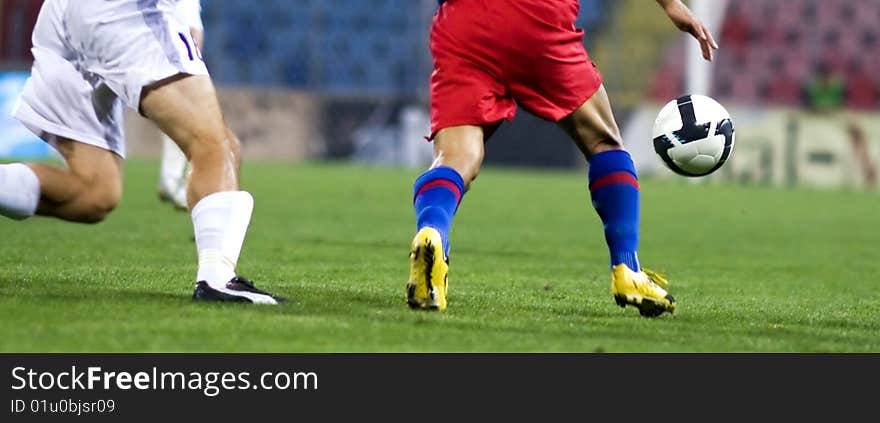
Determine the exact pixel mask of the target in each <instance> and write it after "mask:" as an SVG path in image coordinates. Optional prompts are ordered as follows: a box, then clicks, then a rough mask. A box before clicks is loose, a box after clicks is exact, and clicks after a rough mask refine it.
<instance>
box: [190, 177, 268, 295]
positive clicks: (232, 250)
mask: <svg viewBox="0 0 880 423" xmlns="http://www.w3.org/2000/svg"><path fill="white" fill-rule="evenodd" d="M253 210H254V198H253V197H252V196H251V194H250V193H248V192H245V191H225V192H218V193H214V194H211V195H209V196H207V197H205V198H202V200H201V201H199V202H198V204H196V205H195V207H193V209H192V221H193V228H194V229H195V235H196V249H197V250H198V252H199V271H198V274H197V276H196V281H205V282H207V283H208V285H210V286H211V287H212V288H215V289H219V288H223V287H224V286H226V282H229V280H230V279H232V278H233V277H235V265H236V263H238V256H239V254H240V253H241V247H242V244H243V243H244V236H245V234H246V233H247V228H248V225H249V224H250V221H251V214H252V213H253Z"/></svg>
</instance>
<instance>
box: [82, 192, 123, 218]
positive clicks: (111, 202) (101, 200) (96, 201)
mask: <svg viewBox="0 0 880 423" xmlns="http://www.w3.org/2000/svg"><path fill="white" fill-rule="evenodd" d="M121 199H122V188H121V187H119V186H115V185H112V184H108V185H107V186H104V187H99V188H96V189H94V190H92V191H90V192H89V193H88V194H87V195H86V196H84V197H83V198H81V200H80V201H79V209H80V221H81V222H83V223H100V222H103V221H104V220H105V219H106V218H107V216H109V215H110V213H111V212H112V211H113V210H115V209H116V206H118V205H119V201H120V200H121Z"/></svg>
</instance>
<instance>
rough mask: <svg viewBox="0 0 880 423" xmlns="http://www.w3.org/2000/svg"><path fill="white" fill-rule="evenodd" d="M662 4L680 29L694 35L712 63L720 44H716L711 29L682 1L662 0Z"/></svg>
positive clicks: (705, 55)
mask: <svg viewBox="0 0 880 423" xmlns="http://www.w3.org/2000/svg"><path fill="white" fill-rule="evenodd" d="M660 4H661V5H663V9H664V10H665V11H666V15H668V16H669V19H671V20H672V23H674V24H675V26H677V27H678V29H680V30H682V31H684V32H687V33H688V34H691V35H693V36H694V38H696V39H697V41H699V42H700V48H701V49H702V50H703V58H704V59H706V60H708V61H710V62H711V61H712V51H713V50H717V49H718V43H716V42H715V39H714V38H713V37H712V33H711V32H709V28H706V25H703V23H702V22H700V20H699V19H697V18H696V17H695V16H694V15H693V13H691V10H690V9H688V7H687V6H685V5H684V3H682V2H681V1H680V0H673V1H663V0H660Z"/></svg>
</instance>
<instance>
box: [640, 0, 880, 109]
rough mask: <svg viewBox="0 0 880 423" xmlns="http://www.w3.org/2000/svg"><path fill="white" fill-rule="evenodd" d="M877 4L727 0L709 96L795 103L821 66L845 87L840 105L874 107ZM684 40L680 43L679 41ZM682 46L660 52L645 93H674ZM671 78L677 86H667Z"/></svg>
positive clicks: (863, 0)
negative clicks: (663, 56)
mask: <svg viewBox="0 0 880 423" xmlns="http://www.w3.org/2000/svg"><path fill="white" fill-rule="evenodd" d="M878 20H880V2H878V1H876V0H821V1H815V0H786V1H785V2H780V1H778V0H732V1H731V2H730V5H729V8H728V10H727V14H726V17H725V20H724V24H723V26H722V28H721V30H720V31H718V32H720V34H719V36H720V45H721V46H722V49H721V50H720V51H719V54H718V59H717V65H716V66H715V75H714V81H713V95H715V96H716V97H718V98H719V99H721V100H724V101H735V102H741V103H755V102H762V103H769V104H777V105H800V104H802V103H803V102H804V98H803V96H802V95H801V94H800V92H802V90H803V87H804V86H805V85H806V84H807V83H808V82H809V81H810V78H811V77H812V75H814V73H815V70H816V69H817V67H818V66H819V65H820V64H821V65H824V66H827V67H828V68H829V69H831V70H832V72H834V73H836V74H838V75H840V76H841V77H843V78H844V80H845V81H846V82H847V84H848V88H849V89H848V94H847V97H846V106H848V107H851V108H876V107H877V106H878V102H880V73H877V72H870V71H869V70H871V69H877V67H878V66H880V42H878V41H880V40H878V39H880V28H878V27H877V22H878ZM681 42H682V43H683V42H685V41H684V40H682V41H681ZM683 57H684V50H683V48H681V47H679V46H676V48H674V49H672V50H670V51H669V52H667V57H666V60H665V65H664V67H663V69H662V70H661V71H660V72H658V74H657V75H656V76H655V78H656V79H655V84H654V86H655V87H656V88H657V89H656V90H652V93H651V94H652V96H653V97H654V98H656V99H667V98H669V97H672V96H674V92H681V89H682V84H681V81H682V77H683V74H684V69H683V65H682V62H683V60H682V58H683ZM669 81H678V82H679V84H669Z"/></svg>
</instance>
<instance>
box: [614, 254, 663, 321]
mask: <svg viewBox="0 0 880 423" xmlns="http://www.w3.org/2000/svg"><path fill="white" fill-rule="evenodd" d="M666 285H667V281H666V279H665V278H664V277H663V276H661V275H660V274H658V273H656V272H652V271H650V270H645V269H642V271H641V272H633V271H632V269H630V268H629V267H627V266H626V265H625V264H619V265H617V266H614V269H613V270H612V271H611V295H613V296H614V301H616V302H617V305H619V306H621V307H624V308H625V307H626V306H627V304H629V305H632V306H635V307H636V308H638V309H639V313H640V314H641V315H642V316H645V317H657V316H659V315H661V314H663V312H664V311H668V312H670V313H672V312H673V311H675V298H673V297H672V295H669V294H668V293H667V292H666V290H665V289H663V287H664V286H666Z"/></svg>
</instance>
